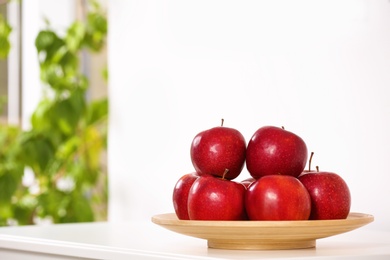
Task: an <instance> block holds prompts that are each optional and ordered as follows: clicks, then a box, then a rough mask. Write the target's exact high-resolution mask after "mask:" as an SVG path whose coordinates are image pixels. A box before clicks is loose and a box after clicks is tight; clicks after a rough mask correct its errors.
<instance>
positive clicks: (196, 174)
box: [172, 120, 351, 220]
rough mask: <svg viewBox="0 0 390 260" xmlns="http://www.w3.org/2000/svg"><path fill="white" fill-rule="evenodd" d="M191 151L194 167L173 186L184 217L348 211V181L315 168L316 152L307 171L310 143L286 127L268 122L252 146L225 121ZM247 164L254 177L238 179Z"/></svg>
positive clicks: (318, 215) (317, 216)
mask: <svg viewBox="0 0 390 260" xmlns="http://www.w3.org/2000/svg"><path fill="white" fill-rule="evenodd" d="M190 155H191V161H192V164H193V166H194V168H195V170H194V171H193V172H191V173H187V174H185V175H183V176H181V178H179V180H178V181H177V183H176V185H175V186H174V189H173V197H172V199H173V206H174V209H175V213H176V215H177V217H178V219H180V220H328V219H345V218H347V216H348V214H349V211H350V206H351V195H350V191H349V188H348V186H347V184H346V182H345V181H344V180H343V179H342V178H341V177H340V175H338V174H336V173H333V172H324V171H319V170H318V168H317V170H315V171H314V170H313V171H312V170H311V169H310V162H311V156H310V160H309V170H304V169H305V166H306V164H307V161H308V159H309V158H308V157H309V156H308V149H307V146H306V143H305V142H304V141H303V139H302V138H301V137H299V136H298V135H296V134H295V133H292V132H290V131H287V130H286V129H284V128H283V127H275V126H263V127H261V128H259V129H258V130H257V131H256V132H255V133H254V134H253V136H252V137H251V139H250V141H249V142H248V145H247V144H246V141H245V138H244V136H243V135H242V134H241V133H240V132H239V131H238V130H237V129H234V128H229V127H225V126H223V120H222V124H221V126H218V127H213V128H211V129H208V130H205V131H202V132H200V133H198V134H197V135H196V136H195V138H194V139H193V141H192V143H191V149H190ZM312 155H313V153H312ZM244 165H246V168H247V170H248V172H249V174H250V176H251V177H249V178H247V179H245V180H242V181H235V180H234V179H235V178H237V177H238V176H239V175H240V173H241V172H242V170H243V168H244Z"/></svg>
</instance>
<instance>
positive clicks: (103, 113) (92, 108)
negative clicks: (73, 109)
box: [87, 98, 108, 125]
mask: <svg viewBox="0 0 390 260" xmlns="http://www.w3.org/2000/svg"><path fill="white" fill-rule="evenodd" d="M107 116H108V99H107V98H103V99H100V100H96V101H93V102H91V104H90V105H89V106H88V110H87V125H91V124H94V123H96V122H98V121H100V120H102V119H105V118H107Z"/></svg>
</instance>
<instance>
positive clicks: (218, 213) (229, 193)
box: [188, 175, 246, 220]
mask: <svg viewBox="0 0 390 260" xmlns="http://www.w3.org/2000/svg"><path fill="white" fill-rule="evenodd" d="M245 191H246V190H245V187H244V185H242V184H241V183H238V182H235V181H231V180H227V179H223V178H219V177H215V176H211V175H203V176H200V177H199V178H198V179H197V180H196V181H195V182H194V184H193V185H192V187H191V189H190V193H189V195H188V214H189V217H190V219H191V220H244V219H246V212H245V206H244V197H245Z"/></svg>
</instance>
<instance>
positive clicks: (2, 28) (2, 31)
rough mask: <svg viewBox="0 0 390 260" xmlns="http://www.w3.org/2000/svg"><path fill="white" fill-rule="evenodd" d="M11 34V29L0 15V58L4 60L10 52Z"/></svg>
mask: <svg viewBox="0 0 390 260" xmlns="http://www.w3.org/2000/svg"><path fill="white" fill-rule="evenodd" d="M11 32H12V27H11V26H10V25H9V24H8V23H7V21H6V20H5V19H4V17H3V16H2V15H1V14H0V58H2V59H4V58H6V57H7V56H8V53H9V51H10V50H11V43H10V42H9V35H10V34H11Z"/></svg>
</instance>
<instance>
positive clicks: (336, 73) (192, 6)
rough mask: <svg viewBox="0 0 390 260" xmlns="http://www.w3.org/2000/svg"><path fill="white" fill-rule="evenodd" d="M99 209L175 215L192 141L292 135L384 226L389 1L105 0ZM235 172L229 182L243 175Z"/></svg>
mask: <svg viewBox="0 0 390 260" xmlns="http://www.w3.org/2000/svg"><path fill="white" fill-rule="evenodd" d="M108 5H109V19H110V20H109V21H110V23H109V26H110V28H109V33H110V35H109V71H110V90H109V95H110V105H111V108H110V109H111V111H110V112H111V117H110V136H109V172H110V219H111V220H138V219H143V220H147V221H149V219H150V217H151V216H152V215H154V214H159V213H164V212H173V206H172V202H171V195H172V189H173V186H174V184H175V183H176V180H177V179H178V178H179V177H180V176H181V175H183V174H185V173H187V172H191V171H193V167H192V164H191V161H190V157H189V148H190V143H191V141H192V138H193V137H194V136H195V134H196V133H198V132H199V131H202V130H205V129H207V128H211V127H214V126H217V125H219V124H220V119H221V118H224V119H225V126H229V127H234V128H236V129H238V130H240V131H241V132H242V133H243V135H244V136H245V137H246V139H247V141H248V140H249V139H250V137H251V135H252V134H253V133H254V132H255V130H257V128H259V127H261V126H263V125H276V126H282V125H283V126H284V127H285V128H287V129H289V130H291V131H293V132H295V133H297V134H298V135H300V136H301V137H302V138H303V139H304V140H305V141H306V143H307V145H308V148H309V150H310V151H314V152H315V158H314V162H313V163H314V165H319V166H320V168H321V169H322V170H328V171H334V172H337V173H339V174H340V175H341V176H342V177H343V178H344V179H345V180H346V182H347V183H348V184H349V187H350V189H351V193H352V199H353V203H352V211H355V212H364V213H371V214H373V215H374V216H375V217H376V220H375V222H374V223H373V224H371V226H372V227H378V228H386V229H388V230H390V221H389V218H390V207H389V205H390V204H389V202H390V199H389V198H390V189H389V188H388V187H389V181H390V178H389V171H390V170H389V166H388V158H389V155H390V138H389V135H388V133H390V122H389V119H390V117H389V116H390V88H389V85H390V48H389V46H390V3H389V1H387V0H381V1H368V0H351V1H332V0H323V1H302V0H296V1H275V0H269V1H250V0H245V1H226V0H212V1H210V0H207V1H204V0H198V1H180V0H176V1H174V0H170V1H168V0H167V1H152V0H132V1H122V0H111V1H109V4H108ZM248 176H249V174H248V173H247V171H246V170H245V171H244V172H243V173H242V174H241V176H240V177H239V178H238V179H243V178H246V177H248Z"/></svg>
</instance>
